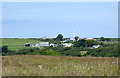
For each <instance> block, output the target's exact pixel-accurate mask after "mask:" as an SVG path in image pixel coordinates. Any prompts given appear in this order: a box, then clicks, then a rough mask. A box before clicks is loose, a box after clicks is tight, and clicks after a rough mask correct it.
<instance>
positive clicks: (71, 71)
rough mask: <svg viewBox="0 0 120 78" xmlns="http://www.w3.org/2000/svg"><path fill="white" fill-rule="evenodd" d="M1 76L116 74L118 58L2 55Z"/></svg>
mask: <svg viewBox="0 0 120 78" xmlns="http://www.w3.org/2000/svg"><path fill="white" fill-rule="evenodd" d="M2 65H3V66H2V75H3V76H117V75H118V58H109V57H68V56H59V57H57V56H41V55H14V56H3V63H2Z"/></svg>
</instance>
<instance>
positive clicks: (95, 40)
mask: <svg viewBox="0 0 120 78" xmlns="http://www.w3.org/2000/svg"><path fill="white" fill-rule="evenodd" d="M86 40H95V41H96V39H94V38H87V39H86Z"/></svg>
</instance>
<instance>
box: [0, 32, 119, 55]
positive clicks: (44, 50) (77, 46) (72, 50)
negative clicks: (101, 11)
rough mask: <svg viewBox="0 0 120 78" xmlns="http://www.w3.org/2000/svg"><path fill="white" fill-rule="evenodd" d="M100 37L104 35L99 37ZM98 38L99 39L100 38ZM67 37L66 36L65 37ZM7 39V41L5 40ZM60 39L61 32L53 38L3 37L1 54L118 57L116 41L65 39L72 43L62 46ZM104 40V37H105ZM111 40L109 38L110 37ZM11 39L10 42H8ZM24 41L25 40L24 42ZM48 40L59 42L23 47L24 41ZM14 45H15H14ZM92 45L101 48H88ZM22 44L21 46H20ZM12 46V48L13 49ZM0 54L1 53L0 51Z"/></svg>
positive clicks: (61, 37) (61, 38)
mask: <svg viewBox="0 0 120 78" xmlns="http://www.w3.org/2000/svg"><path fill="white" fill-rule="evenodd" d="M101 38H102V39H103V38H104V37H101ZM101 38H100V39H101ZM66 39H67V38H66ZM7 40H8V41H7ZM61 40H65V39H64V38H63V36H62V34H59V35H58V36H57V37H56V38H54V39H44V40H42V39H32V38H31V39H3V40H2V41H3V47H1V48H2V55H3V56H6V55H51V56H77V57H81V56H88V55H90V56H95V57H119V54H118V50H117V49H118V44H117V41H114V42H113V41H109V42H106V41H94V40H84V39H80V40H77V39H76V41H67V43H73V46H71V47H63V46H62V45H61ZM105 40H106V38H105ZM110 40H111V39H110ZM10 41H11V42H10ZM25 41H26V42H25ZM40 41H44V42H45V41H48V42H49V43H55V44H59V46H57V47H52V46H51V47H41V48H37V47H35V48H33V47H24V45H25V43H30V44H32V43H34V44H36V43H39V42H40ZM14 45H16V46H15V47H14ZM93 45H102V46H103V48H97V49H95V48H94V49H90V48H89V47H92V46H93ZM21 46H22V47H21ZM13 48H14V49H13ZM0 54H1V53H0Z"/></svg>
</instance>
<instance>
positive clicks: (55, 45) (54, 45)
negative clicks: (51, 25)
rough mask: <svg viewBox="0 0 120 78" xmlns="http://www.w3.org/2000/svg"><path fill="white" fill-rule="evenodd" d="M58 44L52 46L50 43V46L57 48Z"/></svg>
mask: <svg viewBox="0 0 120 78" xmlns="http://www.w3.org/2000/svg"><path fill="white" fill-rule="evenodd" d="M58 45H59V44H53V43H51V44H50V46H53V47H57V46H58Z"/></svg>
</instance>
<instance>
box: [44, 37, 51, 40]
mask: <svg viewBox="0 0 120 78" xmlns="http://www.w3.org/2000/svg"><path fill="white" fill-rule="evenodd" d="M42 39H44V40H45V39H53V38H52V37H42Z"/></svg>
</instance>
